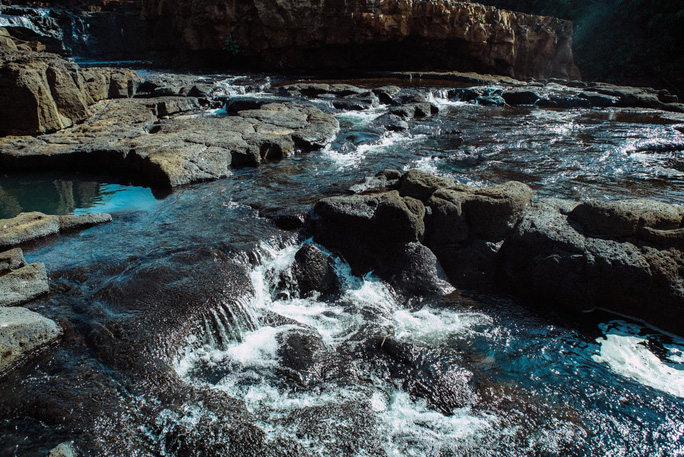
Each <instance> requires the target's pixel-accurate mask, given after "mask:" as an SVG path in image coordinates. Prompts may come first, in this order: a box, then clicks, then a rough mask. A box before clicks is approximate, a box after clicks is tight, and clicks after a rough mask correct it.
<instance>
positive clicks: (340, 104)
mask: <svg viewBox="0 0 684 457" xmlns="http://www.w3.org/2000/svg"><path fill="white" fill-rule="evenodd" d="M379 103H380V102H379V101H378V97H377V96H376V95H375V94H374V93H373V92H364V93H362V94H353V95H347V96H345V97H342V98H338V99H335V100H333V102H332V105H333V106H334V107H335V109H339V110H345V111H363V110H367V109H370V108H374V107H376V106H378V105H379Z"/></svg>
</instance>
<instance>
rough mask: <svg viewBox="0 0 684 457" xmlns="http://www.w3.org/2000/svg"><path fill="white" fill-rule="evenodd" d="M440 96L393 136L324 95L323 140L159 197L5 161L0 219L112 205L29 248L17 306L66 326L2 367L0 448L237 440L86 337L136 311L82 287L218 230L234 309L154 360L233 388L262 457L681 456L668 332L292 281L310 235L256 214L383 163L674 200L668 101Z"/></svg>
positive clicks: (371, 281)
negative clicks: (35, 288)
mask: <svg viewBox="0 0 684 457" xmlns="http://www.w3.org/2000/svg"><path fill="white" fill-rule="evenodd" d="M442 95H444V92H443V91H441V90H435V91H433V92H432V93H431V97H432V98H433V99H434V100H435V101H437V102H439V104H440V108H441V111H440V115H439V116H436V117H434V118H430V119H424V120H417V121H414V122H412V123H411V128H410V131H409V132H403V133H387V132H385V131H384V129H382V128H381V127H380V126H377V125H375V124H374V123H373V120H374V119H375V118H376V117H377V116H379V115H380V114H382V113H383V112H384V109H383V108H376V109H373V110H371V111H365V112H341V113H338V118H339V120H340V122H341V125H342V132H341V134H340V136H339V138H338V140H337V141H336V142H335V143H334V144H333V145H332V146H331V147H330V148H328V149H327V150H325V151H320V152H314V153H310V154H303V155H297V156H294V157H290V158H287V159H284V160H282V161H280V162H275V163H269V164H264V165H262V166H260V167H258V168H254V169H239V170H234V171H233V174H232V175H231V176H230V177H228V178H226V179H224V180H220V181H215V182H210V183H203V184H197V185H193V186H188V187H186V188H183V189H179V190H177V191H175V192H173V193H172V194H170V195H169V196H166V197H165V198H162V199H156V198H154V196H153V195H152V192H151V191H150V190H149V189H145V188H139V187H132V186H125V185H121V184H112V183H107V182H103V181H102V180H101V179H100V180H98V179H95V178H93V179H89V178H88V177H84V176H78V177H65V176H61V177H60V176H46V175H38V176H36V175H3V174H0V211H1V212H0V217H9V216H12V215H14V214H16V213H18V212H19V211H31V210H40V211H44V212H47V213H54V214H66V213H79V212H89V211H94V212H100V211H105V212H111V213H112V215H113V217H114V221H113V222H112V223H110V224H108V225H105V226H100V227H94V228H92V229H89V230H87V231H85V232H82V233H79V234H74V235H69V236H62V237H59V238H54V239H51V240H47V241H45V242H42V243H39V244H37V245H35V246H33V247H32V248H31V249H30V250H28V252H26V256H27V258H28V260H30V261H32V262H44V263H45V264H46V266H47V268H48V272H49V274H50V277H51V279H52V293H51V295H50V297H49V298H46V299H44V300H41V301H38V302H35V303H33V304H32V305H31V306H30V307H31V308H32V309H35V310H38V311H40V312H41V313H43V314H45V315H46V316H48V317H50V318H53V319H55V320H57V321H58V322H59V323H60V324H61V325H62V326H63V327H65V328H67V329H68V330H67V333H68V335H67V337H66V339H65V341H66V342H65V343H63V344H61V345H58V346H57V347H54V348H50V349H48V350H47V351H45V352H44V353H43V355H42V356H40V357H38V359H37V360H36V361H35V362H31V363H28V364H25V365H24V366H22V367H20V368H19V369H18V370H16V371H15V372H14V373H12V374H10V375H9V376H7V377H6V378H5V379H3V380H0V455H21V456H23V455H46V453H47V450H48V449H50V448H51V447H54V446H55V445H56V444H58V443H60V442H62V441H71V440H73V441H74V442H75V444H76V445H77V446H80V447H81V450H82V451H83V453H84V454H85V455H112V456H115V455H140V456H143V455H179V456H180V455H213V454H212V453H211V452H212V451H208V450H207V449H214V451H213V452H216V454H215V455H249V454H250V452H251V451H250V452H247V447H248V445H244V446H245V448H241V447H240V445H238V444H235V443H237V442H238V441H235V440H233V441H231V443H233V444H232V445H231V446H232V447H230V446H229V447H221V446H222V445H223V444H222V443H224V441H225V440H224V438H223V435H222V434H221V432H220V431H221V430H222V425H221V424H222V422H221V421H222V420H223V419H221V417H222V416H220V415H217V414H218V413H217V412H216V411H217V410H216V409H212V408H213V407H212V406H211V405H210V404H209V402H186V401H185V400H178V401H177V402H176V403H177V404H173V403H174V402H173V401H171V402H169V401H168V400H163V399H162V398H163V397H164V395H162V394H161V393H159V392H158V391H156V390H155V388H154V387H153V385H154V380H153V379H151V380H143V382H137V381H136V380H135V379H133V380H131V379H132V378H135V376H136V374H135V371H134V370H133V372H131V370H127V369H126V368H125V367H120V366H116V365H115V364H111V363H109V362H107V360H106V359H104V358H103V357H101V356H100V355H98V354H100V353H101V351H102V348H101V347H100V345H98V343H97V341H95V342H93V341H94V339H95V337H94V336H92V335H97V334H98V333H97V328H98V325H100V326H102V325H104V324H105V323H106V324H107V328H108V329H110V328H113V327H110V326H109V323H111V322H117V320H121V322H124V321H126V322H129V321H130V322H134V321H135V319H136V316H131V313H133V314H134V313H135V312H134V311H130V310H128V311H124V310H123V309H118V308H117V307H116V306H112V305H110V304H108V303H109V302H107V301H106V300H105V299H103V298H102V296H101V295H98V293H97V292H96V291H101V290H106V289H107V288H108V287H111V286H112V285H117V284H119V283H123V282H125V281H126V280H127V279H126V278H133V277H135V275H136V274H137V273H136V272H139V271H145V268H151V267H150V265H157V264H158V263H160V262H161V263H163V262H164V261H165V260H164V259H165V258H167V257H169V256H172V255H175V253H177V252H179V251H185V250H190V251H191V250H200V249H204V248H206V247H207V246H217V245H220V246H221V249H223V251H225V252H227V253H229V255H230V256H231V259H232V260H231V261H233V262H235V264H237V265H242V266H243V267H244V271H245V274H244V277H243V279H242V280H241V281H242V282H240V283H239V284H240V287H239V289H240V291H241V293H240V294H238V292H237V289H238V288H229V287H227V288H226V291H225V294H226V300H227V301H230V303H232V307H233V308H232V309H229V310H227V309H226V308H225V307H217V308H216V309H212V310H210V311H209V312H208V313H207V317H206V318H205V324H206V327H205V331H196V332H194V333H192V334H189V335H185V336H184V337H183V338H182V340H181V341H180V343H177V344H176V343H174V344H176V345H175V346H174V347H173V348H171V350H166V351H165V352H164V354H163V355H162V356H160V357H159V358H160V360H162V361H163V362H164V363H166V364H167V365H168V367H170V368H169V370H170V373H172V375H173V376H172V377H177V379H178V380H179V382H180V383H181V385H185V386H186V387H187V389H188V390H190V389H193V391H197V392H200V393H201V392H203V391H204V392H221V393H222V394H227V395H228V396H229V397H231V398H235V399H238V403H239V407H236V410H235V412H233V413H231V415H232V417H238V418H239V419H240V420H241V421H243V422H244V423H248V424H250V426H252V427H255V428H256V429H257V430H259V431H260V432H259V433H263V436H264V437H265V438H264V440H265V442H266V443H267V447H268V449H270V451H269V452H270V454H271V455H288V453H289V455H325V456H333V455H335V456H336V455H359V456H370V455H390V456H410V455H416V456H418V455H421V456H422V455H430V456H437V455H443V456H451V455H454V456H456V455H510V456H519V455H596V456H604V455H612V456H631V455H644V456H646V455H662V456H676V455H684V341H682V340H681V339H678V338H674V337H671V336H668V335H664V334H662V333H660V332H658V331H656V330H652V329H649V328H646V327H644V326H641V325H638V324H635V323H633V322H629V321H627V320H625V319H621V318H616V317H615V316H610V315H601V314H591V315H587V316H586V319H585V320H583V321H581V322H577V321H576V320H575V321H572V322H570V321H567V320H566V318H565V317H563V316H559V315H555V314H545V313H543V312H541V311H531V310H529V309H527V308H524V307H522V306H519V305H518V304H516V303H514V302H513V301H512V300H510V299H508V298H506V297H499V296H496V295H492V296H489V295H486V294H485V295H483V294H465V295H461V294H460V293H459V292H454V293H453V294H451V295H449V296H447V297H444V298H439V299H430V300H428V299H421V298H418V297H416V298H415V299H414V300H410V301H409V302H404V301H400V300H399V299H398V298H397V297H396V296H395V294H394V293H393V291H392V290H391V289H390V287H389V286H388V285H387V284H385V283H383V282H382V281H380V280H377V279H375V278H374V277H373V276H372V275H369V276H367V277H364V278H359V277H354V276H352V275H351V273H350V272H349V268H348V267H347V266H346V265H345V264H344V262H343V261H341V260H339V261H338V263H337V264H336V271H337V273H338V276H339V277H340V278H341V280H342V282H343V288H342V289H343V290H342V293H341V294H339V295H336V296H332V297H309V298H300V297H299V294H298V291H297V290H296V287H295V286H294V283H293V280H292V278H291V277H290V276H289V273H288V271H289V266H290V265H291V263H292V262H293V259H294V254H295V252H296V250H297V249H298V247H299V246H300V245H301V244H302V243H307V242H309V241H303V240H300V239H297V238H296V236H295V235H293V234H291V233H287V232H283V231H281V230H279V229H277V228H276V227H275V225H274V224H273V222H272V221H271V220H269V219H267V218H264V217H261V216H260V214H265V213H268V212H269V211H272V210H278V209H281V208H299V209H302V210H305V209H306V208H308V207H310V205H311V204H313V203H314V202H315V201H317V200H318V199H319V198H321V197H323V196H327V195H334V194H340V193H344V192H345V191H346V189H348V188H349V187H350V186H352V185H354V184H357V183H359V182H360V181H363V179H364V178H365V177H366V176H369V175H373V174H375V173H376V172H378V171H380V170H382V169H384V168H395V169H400V170H407V169H410V168H419V169H422V170H425V171H430V172H433V173H438V174H444V175H449V176H452V177H454V178H455V179H457V180H459V181H461V182H464V183H467V184H470V185H474V186H484V185H489V184H494V183H500V182H504V181H506V180H511V179H514V180H519V181H523V182H525V183H527V184H529V185H530V186H532V187H533V188H534V190H535V192H536V196H537V197H541V196H544V197H548V196H554V197H562V198H570V199H585V198H599V199H616V198H628V197H636V196H639V197H647V198H655V199H659V200H663V201H667V202H670V203H675V204H684V159H682V152H683V151H682V150H681V149H677V146H676V145H677V144H681V143H682V139H683V137H684V135H682V134H681V133H679V132H678V131H677V130H676V129H674V128H673V125H675V124H678V123H681V122H684V118H681V117H677V116H675V115H671V114H665V113H661V112H655V111H649V110H626V109H612V110H605V109H604V110H543V109H536V108H500V107H482V106H477V105H469V104H465V103H461V102H456V101H449V100H446V99H444V98H443V97H442ZM320 103H321V104H322V103H323V102H320ZM673 145H674V146H673ZM124 266H125V267H124ZM207 274H210V272H207ZM231 284H232V283H231ZM243 291H248V292H247V293H242V292H243ZM238 296H239V298H236V297H238ZM654 306H657V304H654ZM162 317H163V316H162V315H160V319H162ZM100 323H103V324H102V325H101V324H100ZM124 328H126V329H130V327H124ZM108 331H110V330H108ZM80 334H83V335H84V336H83V337H80V336H78V335H80ZM123 339H124V340H125V338H123ZM131 339H132V340H135V337H133V336H131ZM73 341H82V346H78V345H77V344H75V343H70V342H73ZM162 343H163V342H162ZM79 344H81V343H79ZM148 344H149V345H151V346H154V345H155V344H158V343H155V342H149V343H148ZM160 346H163V344H160ZM98 351H100V352H98ZM140 376H143V375H142V374H141V375H140ZM66 382H68V383H71V384H69V385H70V387H69V393H68V394H66V393H65V390H64V389H63V388H60V385H61V384H62V383H66ZM141 386H149V389H147V390H146V388H145V387H141ZM103 392H113V394H111V395H110V394H107V396H105V395H104V394H103ZM99 395H102V398H103V400H100V399H99V398H100V397H99ZM112 398H117V399H118V400H116V401H113V400H112ZM26 405H29V406H26ZM83 405H86V406H85V407H84V406H83ZM88 405H90V407H89V406H88ZM98 405H99V406H98ZM93 406H95V407H93ZM99 407H101V410H98V408H99ZM54 411H60V412H64V411H76V412H77V414H82V415H83V417H82V418H77V419H74V418H64V419H63V420H62V419H60V418H54V417H51V416H50V415H51V414H53V412H54ZM79 411H82V413H78V412H79ZM27 412H30V414H29V413H27ZM66 415H68V413H65V416H66ZM59 424H64V425H61V426H60V425H59ZM122 424H123V425H122ZM207 424H209V425H207ZM212 427H213V428H212ZM225 427H228V425H225ZM208 430H210V431H211V432H208ZM122 431H123V432H122ZM178 440H181V441H183V440H185V442H188V443H193V444H192V446H190V448H189V449H190V450H188V447H187V446H186V447H184V446H183V445H179V444H178ZM222 440H223V441H222ZM214 444H215V446H214V447H213V448H212V445H214ZM249 449H250V450H251V448H249ZM255 455H258V454H255Z"/></svg>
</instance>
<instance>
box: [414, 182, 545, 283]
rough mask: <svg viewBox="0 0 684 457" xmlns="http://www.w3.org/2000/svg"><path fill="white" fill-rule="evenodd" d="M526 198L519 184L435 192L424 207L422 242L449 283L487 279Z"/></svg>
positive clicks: (528, 194) (528, 197) (526, 192)
mask: <svg viewBox="0 0 684 457" xmlns="http://www.w3.org/2000/svg"><path fill="white" fill-rule="evenodd" d="M531 199H532V191H531V190H530V188H529V187H527V186H526V185H525V184H522V183H518V182H508V183H505V184H502V185H498V186H492V187H487V188H484V189H472V188H464V189H461V190H457V189H439V190H437V191H436V192H434V193H433V194H432V197H431V198H430V199H429V200H428V202H427V206H428V207H429V208H430V209H431V215H430V217H429V218H427V222H426V225H427V232H426V237H425V244H426V245H427V246H429V247H430V249H432V251H433V252H434V253H435V254H436V255H437V257H438V258H439V260H440V262H441V263H442V265H444V268H445V269H446V271H447V272H448V274H449V277H450V278H451V279H452V280H454V281H457V282H459V281H465V280H473V281H480V280H482V281H486V280H490V279H492V278H493V273H494V266H495V263H496V256H497V253H498V250H499V247H500V245H501V241H502V240H503V239H505V237H506V236H507V235H508V234H509V233H510V232H511V230H512V229H513V228H514V227H515V225H516V224H517V223H518V221H519V220H520V218H521V217H522V214H523V210H524V209H525V207H526V206H527V205H528V204H529V203H530V201H531Z"/></svg>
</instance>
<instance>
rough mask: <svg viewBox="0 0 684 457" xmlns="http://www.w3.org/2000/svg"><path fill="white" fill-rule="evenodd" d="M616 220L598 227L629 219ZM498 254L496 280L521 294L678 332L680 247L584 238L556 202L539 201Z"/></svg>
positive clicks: (683, 256) (619, 227) (683, 293)
mask: <svg viewBox="0 0 684 457" xmlns="http://www.w3.org/2000/svg"><path fill="white" fill-rule="evenodd" d="M578 208H579V206H578ZM618 220H620V221H621V222H620V223H619V224H616V225H615V226H613V225H612V224H602V225H600V226H598V227H601V228H609V229H610V230H609V231H610V232H611V233H619V234H624V233H627V232H628V231H631V227H632V226H631V224H629V223H627V224H623V222H625V220H624V219H622V218H618ZM628 221H629V219H628V220H627V222H628ZM580 227H581V226H580ZM625 227H627V229H625ZM580 230H582V228H580ZM499 257H500V262H501V270H500V273H501V280H502V282H503V283H504V284H505V285H506V286H507V287H508V288H509V289H510V290H512V291H514V292H516V293H518V294H520V295H521V296H524V297H528V298H531V299H533V300H535V301H538V302H539V303H545V304H546V305H547V306H548V305H552V306H554V307H557V308H564V309H573V310H578V309H579V310H586V309H593V308H595V307H600V308H605V309H608V310H612V311H616V312H619V313H622V314H627V315H631V316H634V317H637V318H640V319H644V320H645V321H647V322H649V323H651V324H653V325H656V326H658V327H661V328H663V329H665V330H670V331H674V332H680V331H681V330H680V329H681V326H682V324H683V322H682V321H681V315H682V307H683V306H682V304H683V303H684V287H682V283H683V282H682V277H681V271H682V268H683V267H684V253H682V251H680V250H677V249H674V248H670V249H666V248H665V247H660V248H659V249H655V248H652V247H648V246H640V244H639V243H636V244H635V243H633V242H626V241H617V240H614V239H604V238H593V237H588V236H587V237H585V235H584V234H583V233H581V231H578V229H577V228H576V227H575V226H573V224H571V221H570V220H569V217H568V216H566V215H564V214H562V213H561V212H560V211H559V210H558V208H557V207H556V206H554V205H552V204H548V203H545V202H540V203H537V204H535V205H533V206H532V207H531V208H530V209H529V210H528V211H527V212H526V214H525V216H524V218H523V219H522V221H521V222H520V223H519V224H518V226H517V227H516V229H515V230H514V231H513V233H512V234H511V236H509V237H508V238H507V239H506V241H505V243H504V245H503V247H502V248H501V253H500V256H499ZM656 303H657V306H655V305H654V304H656Z"/></svg>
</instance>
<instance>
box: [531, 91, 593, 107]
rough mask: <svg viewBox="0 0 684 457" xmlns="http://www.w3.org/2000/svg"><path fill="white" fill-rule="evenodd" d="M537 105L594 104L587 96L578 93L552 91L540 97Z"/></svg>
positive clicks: (581, 105) (582, 105)
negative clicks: (583, 96)
mask: <svg viewBox="0 0 684 457" xmlns="http://www.w3.org/2000/svg"><path fill="white" fill-rule="evenodd" d="M537 106H538V107H540V108H566V109H567V108H591V106H592V104H591V102H590V101H589V100H587V99H586V98H582V97H581V96H579V95H578V94H572V93H569V94H565V93H551V94H549V95H547V96H546V97H543V98H541V99H539V101H538V102H537Z"/></svg>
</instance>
